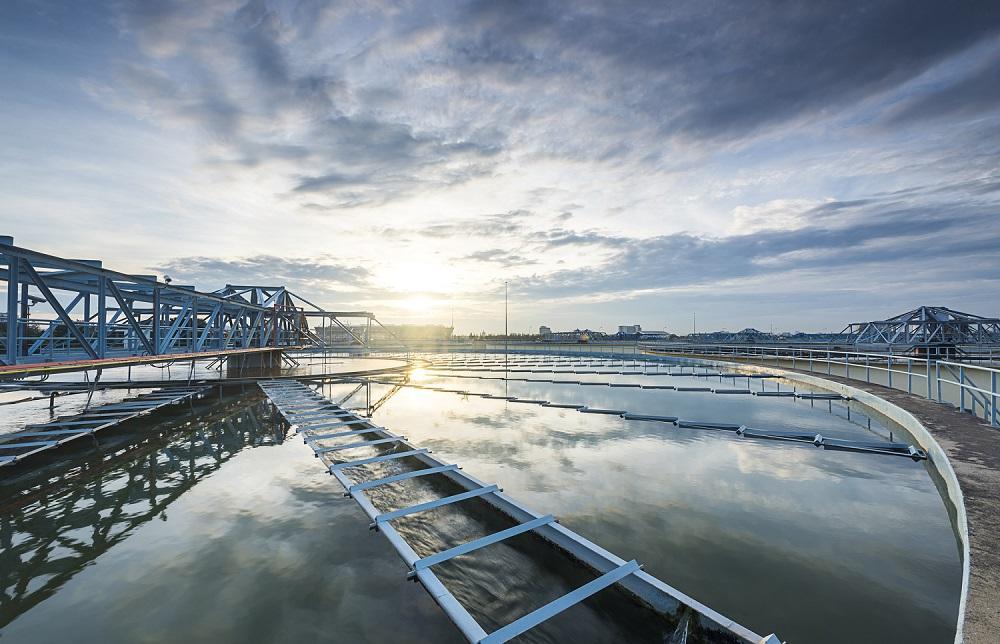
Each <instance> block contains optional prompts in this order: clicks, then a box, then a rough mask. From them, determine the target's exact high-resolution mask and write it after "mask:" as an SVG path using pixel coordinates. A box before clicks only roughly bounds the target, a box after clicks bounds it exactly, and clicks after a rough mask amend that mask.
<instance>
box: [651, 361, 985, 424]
mask: <svg viewBox="0 0 1000 644" xmlns="http://www.w3.org/2000/svg"><path fill="white" fill-rule="evenodd" d="M641 351H643V352H644V353H647V354H650V353H651V354H653V355H656V354H660V355H676V356H712V357H718V358H723V359H730V360H737V361H740V360H742V361H750V362H755V363H760V364H765V365H774V366H775V367H776V368H781V367H786V368H791V369H797V370H803V371H809V372H812V373H822V374H826V375H830V376H841V377H844V378H848V379H852V380H863V381H864V382H867V383H872V384H878V385H882V386H885V387H889V388H890V389H898V390H900V391H905V392H907V393H909V394H914V395H921V396H923V397H925V398H927V399H928V400H935V401H937V402H939V403H947V404H952V405H954V406H955V407H957V408H958V409H959V411H962V412H968V413H971V414H972V415H974V416H976V417H977V418H982V419H983V420H985V421H987V422H989V423H990V425H992V426H994V427H997V426H1000V412H998V410H997V403H998V401H1000V389H998V381H1000V369H996V368H992V367H987V366H982V365H977V364H967V363H962V362H952V361H949V360H931V359H927V358H918V357H912V356H901V355H894V354H891V353H867V352H861V351H843V350H837V349H809V348H805V347H781V346H750V345H718V344H706V345H696V344H677V345H660V344H645V345H641Z"/></svg>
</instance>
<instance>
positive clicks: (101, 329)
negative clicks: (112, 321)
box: [97, 277, 108, 358]
mask: <svg viewBox="0 0 1000 644" xmlns="http://www.w3.org/2000/svg"><path fill="white" fill-rule="evenodd" d="M107 299H108V284H107V280H106V279H105V278H103V277H102V278H100V279H99V280H97V355H98V357H100V358H105V357H107V355H108V302H107Z"/></svg>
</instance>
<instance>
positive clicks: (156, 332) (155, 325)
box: [150, 286, 160, 355]
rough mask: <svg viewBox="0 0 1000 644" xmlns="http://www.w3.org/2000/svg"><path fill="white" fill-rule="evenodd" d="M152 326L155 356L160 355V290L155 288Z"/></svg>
mask: <svg viewBox="0 0 1000 644" xmlns="http://www.w3.org/2000/svg"><path fill="white" fill-rule="evenodd" d="M150 322H151V324H152V337H151V338H150V339H151V341H152V344H153V349H154V350H155V354H156V355H159V354H160V289H159V288H157V287H155V286H154V287H153V319H152V320H151V321H150Z"/></svg>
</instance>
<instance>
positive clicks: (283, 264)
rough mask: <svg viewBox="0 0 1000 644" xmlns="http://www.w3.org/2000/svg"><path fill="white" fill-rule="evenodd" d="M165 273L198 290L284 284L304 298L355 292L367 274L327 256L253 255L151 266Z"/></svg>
mask: <svg viewBox="0 0 1000 644" xmlns="http://www.w3.org/2000/svg"><path fill="white" fill-rule="evenodd" d="M151 270H152V271H154V272H155V273H157V274H160V275H165V274H168V275H170V277H171V278H172V279H173V281H174V283H188V284H193V285H195V286H197V287H198V288H199V289H201V290H216V289H218V288H222V287H223V286H225V285H226V284H238V285H245V286H251V285H252V286H286V287H288V288H289V289H290V290H292V291H295V292H297V293H299V294H301V295H303V296H304V297H306V298H309V299H311V298H310V296H309V293H315V292H317V291H320V292H323V293H324V294H330V293H350V292H356V291H358V290H360V289H362V288H364V287H365V285H366V284H367V283H368V281H369V279H370V277H371V273H370V272H369V271H368V269H367V268H365V267H364V266H350V265H345V264H340V263H337V262H335V261H334V260H332V259H331V258H329V257H314V258H310V259H297V258H286V257H275V256H272V255H257V256H252V257H242V258H232V259H224V258H214V257H179V258H177V259H174V260H171V261H169V262H166V263H164V264H162V265H160V266H157V267H155V268H152V269H151Z"/></svg>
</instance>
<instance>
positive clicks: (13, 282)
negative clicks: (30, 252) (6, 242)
mask: <svg viewBox="0 0 1000 644" xmlns="http://www.w3.org/2000/svg"><path fill="white" fill-rule="evenodd" d="M20 268H21V260H20V259H18V258H17V257H14V256H12V255H7V364H17V354H18V353H19V351H18V350H17V344H18V343H17V327H18V307H17V304H18V301H17V292H18V290H19V288H20Z"/></svg>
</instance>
